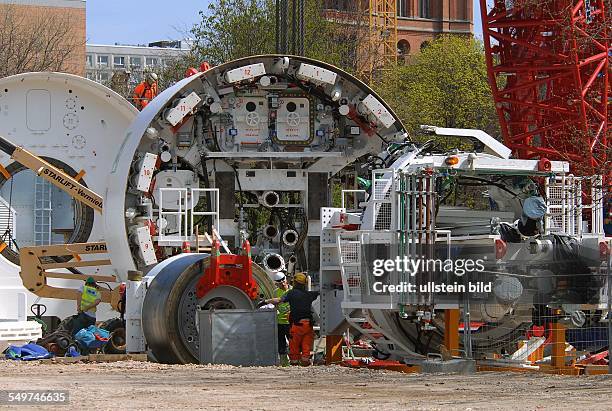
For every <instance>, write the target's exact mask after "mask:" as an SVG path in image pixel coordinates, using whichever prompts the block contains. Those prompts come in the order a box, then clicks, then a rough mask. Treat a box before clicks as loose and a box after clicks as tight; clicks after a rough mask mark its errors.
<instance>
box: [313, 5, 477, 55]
mask: <svg viewBox="0 0 612 411" xmlns="http://www.w3.org/2000/svg"><path fill="white" fill-rule="evenodd" d="M356 1H362V2H363V4H362V8H365V9H367V7H368V4H369V3H368V2H367V1H364V0H326V1H325V7H326V8H327V10H330V11H332V10H333V11H340V12H342V11H351V9H354V8H355V4H356ZM397 17H398V22H397V25H398V27H397V28H398V32H397V39H398V44H397V49H398V52H399V54H400V56H402V55H403V56H408V55H410V54H414V53H415V52H417V51H419V50H420V49H421V48H422V47H424V46H426V45H427V44H428V42H429V41H431V40H432V39H433V38H435V37H436V36H437V35H440V34H467V35H472V34H473V33H474V10H473V7H472V0H397Z"/></svg>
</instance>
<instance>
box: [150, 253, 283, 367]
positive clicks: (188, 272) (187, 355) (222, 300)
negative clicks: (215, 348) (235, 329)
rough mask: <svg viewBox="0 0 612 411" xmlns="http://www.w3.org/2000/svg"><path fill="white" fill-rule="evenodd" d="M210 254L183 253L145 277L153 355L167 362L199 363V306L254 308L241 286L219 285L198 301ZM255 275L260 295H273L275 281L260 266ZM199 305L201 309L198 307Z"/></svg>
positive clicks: (254, 269)
mask: <svg viewBox="0 0 612 411" xmlns="http://www.w3.org/2000/svg"><path fill="white" fill-rule="evenodd" d="M209 261H210V259H209V255H208V254H182V255H180V256H176V257H174V258H171V259H169V260H166V261H164V262H162V263H160V264H159V265H158V266H157V267H155V269H154V270H152V271H151V272H150V273H149V274H148V275H147V277H145V280H146V281H147V282H148V290H147V294H146V297H145V299H144V303H143V307H142V326H143V330H144V334H145V337H146V339H147V343H148V345H149V348H150V350H151V352H152V353H153V356H154V357H155V358H156V359H157V360H158V361H159V362H163V363H169V364H187V363H198V362H199V361H198V359H199V345H200V338H199V332H198V330H199V327H198V323H197V315H196V313H197V310H198V309H232V308H242V309H245V308H246V309H248V308H254V303H253V301H251V300H250V299H249V297H247V295H246V294H245V293H244V292H243V291H242V290H239V289H238V288H235V287H229V286H221V287H217V288H215V289H214V290H212V291H211V292H209V293H208V294H206V295H205V296H204V297H203V298H202V299H200V300H198V298H197V297H196V293H195V287H196V284H197V282H198V279H199V278H200V277H201V275H202V274H203V273H204V271H205V270H206V268H207V267H208V264H209ZM253 276H254V277H255V280H256V281H257V284H258V285H259V291H260V297H261V298H271V297H272V291H273V290H274V284H273V283H272V281H271V280H270V278H269V277H268V275H267V274H266V272H265V271H264V270H263V269H262V268H261V267H259V266H257V265H255V264H254V265H253ZM198 307H199V308H198Z"/></svg>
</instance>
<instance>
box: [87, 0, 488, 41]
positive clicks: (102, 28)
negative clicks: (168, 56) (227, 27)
mask: <svg viewBox="0 0 612 411" xmlns="http://www.w3.org/2000/svg"><path fill="white" fill-rule="evenodd" d="M473 2H474V19H475V24H476V26H475V29H474V31H475V33H476V35H477V36H478V37H481V38H482V26H481V24H480V8H479V6H478V4H479V2H478V0H473ZM208 3H210V1H209V0H174V1H167V0H148V1H145V0H138V1H130V0H122V1H119V0H89V1H88V2H87V41H88V42H89V43H96V44H114V43H121V44H146V43H149V42H152V41H156V40H169V39H178V38H182V37H184V35H183V34H182V33H184V32H186V31H188V29H189V28H190V27H192V26H193V25H194V24H195V23H197V22H198V21H199V15H198V12H199V11H200V10H204V9H206V7H207V5H208Z"/></svg>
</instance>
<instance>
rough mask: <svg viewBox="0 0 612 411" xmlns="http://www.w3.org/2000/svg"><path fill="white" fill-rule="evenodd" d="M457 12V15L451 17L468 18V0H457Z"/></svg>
mask: <svg viewBox="0 0 612 411" xmlns="http://www.w3.org/2000/svg"><path fill="white" fill-rule="evenodd" d="M455 12H456V13H457V14H456V15H455V16H451V19H452V18H453V17H454V19H456V20H468V4H467V1H466V0H455Z"/></svg>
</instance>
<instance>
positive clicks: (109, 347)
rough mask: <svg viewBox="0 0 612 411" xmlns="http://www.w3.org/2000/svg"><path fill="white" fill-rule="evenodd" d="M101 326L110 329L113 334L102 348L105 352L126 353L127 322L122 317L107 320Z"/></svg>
mask: <svg viewBox="0 0 612 411" xmlns="http://www.w3.org/2000/svg"><path fill="white" fill-rule="evenodd" d="M100 328H102V329H104V330H106V331H108V332H109V333H110V334H111V336H110V338H109V340H108V343H106V345H105V346H104V348H102V351H104V354H125V343H126V338H125V323H124V322H123V321H121V319H120V318H113V319H110V320H106V321H105V322H103V323H102V325H100Z"/></svg>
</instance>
